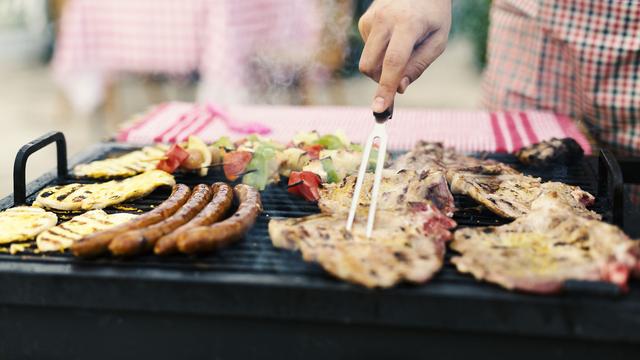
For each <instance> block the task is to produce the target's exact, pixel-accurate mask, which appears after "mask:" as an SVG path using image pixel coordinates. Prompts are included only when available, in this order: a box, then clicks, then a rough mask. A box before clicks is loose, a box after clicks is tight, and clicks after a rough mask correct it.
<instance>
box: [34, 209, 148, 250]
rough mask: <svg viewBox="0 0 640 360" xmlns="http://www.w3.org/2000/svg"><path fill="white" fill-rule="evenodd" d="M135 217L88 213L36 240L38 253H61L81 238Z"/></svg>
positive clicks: (98, 211)
mask: <svg viewBox="0 0 640 360" xmlns="http://www.w3.org/2000/svg"><path fill="white" fill-rule="evenodd" d="M136 216H137V215H134V214H127V213H120V214H111V215H109V214H107V213H106V212H104V211H102V210H92V211H88V212H86V213H84V214H82V215H78V216H76V217H74V218H73V219H71V220H69V221H67V222H64V223H62V224H60V225H58V226H55V227H52V228H50V229H48V230H46V231H44V232H43V233H41V234H40V235H38V237H37V239H36V244H37V245H38V250H40V251H63V250H65V249H67V248H69V247H70V246H71V245H72V244H73V243H74V242H76V241H78V240H80V239H81V238H82V237H83V236H85V235H89V234H93V233H95V232H98V231H101V230H105V229H108V228H111V227H113V226H116V225H119V224H122V223H125V222H127V221H129V220H131V219H133V218H135V217H136Z"/></svg>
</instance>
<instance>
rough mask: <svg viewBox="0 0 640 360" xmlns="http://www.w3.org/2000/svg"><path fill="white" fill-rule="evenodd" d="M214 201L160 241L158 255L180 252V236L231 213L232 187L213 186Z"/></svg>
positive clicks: (158, 242) (157, 249)
mask: <svg viewBox="0 0 640 360" xmlns="http://www.w3.org/2000/svg"><path fill="white" fill-rule="evenodd" d="M211 190H212V191H213V199H211V202H209V203H208V204H207V206H206V207H205V208H204V209H202V211H201V212H200V213H199V214H198V215H197V216H196V217H194V218H193V219H191V221H189V222H188V223H186V224H184V225H182V226H181V227H179V228H178V229H177V230H176V231H174V232H172V233H170V234H168V235H165V236H163V237H161V238H160V239H158V241H157V242H156V246H155V248H154V252H155V253H156V254H157V255H169V254H173V253H176V252H178V246H177V240H178V237H179V236H180V234H182V233H184V232H185V231H187V230H189V229H193V228H196V227H198V226H203V225H211V224H213V223H215V222H218V221H220V220H221V219H222V218H223V217H224V216H225V215H226V214H227V212H228V211H229V208H230V207H231V204H232V203H233V189H232V188H231V186H229V185H227V184H225V183H222V182H218V183H215V184H213V185H211Z"/></svg>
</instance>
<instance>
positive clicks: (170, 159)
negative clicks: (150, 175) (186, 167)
mask: <svg viewBox="0 0 640 360" xmlns="http://www.w3.org/2000/svg"><path fill="white" fill-rule="evenodd" d="M187 158H189V152H187V151H186V150H185V149H183V148H182V147H181V146H180V145H178V144H173V145H171V147H170V148H169V150H168V151H167V153H166V154H165V159H163V160H162V161H160V162H159V163H158V166H157V167H156V168H157V169H158V170H162V171H166V172H168V173H170V174H171V173H173V172H174V171H176V170H177V169H178V168H179V167H180V165H181V164H182V163H183V162H184V161H185V160H187Z"/></svg>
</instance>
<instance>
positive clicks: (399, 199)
mask: <svg viewBox="0 0 640 360" xmlns="http://www.w3.org/2000/svg"><path fill="white" fill-rule="evenodd" d="M383 174H384V175H383V178H382V181H381V183H380V195H379V198H378V209H380V210H393V209H404V208H406V207H407V204H408V203H409V202H423V201H429V202H431V203H432V204H434V205H435V206H436V207H438V208H439V209H440V210H441V211H442V212H444V213H445V214H446V215H448V216H452V215H453V211H454V208H455V206H454V203H453V195H451V192H450V191H449V187H448V186H447V181H446V179H445V176H444V174H443V173H442V172H439V171H425V172H422V173H417V172H416V171H413V170H400V171H397V172H396V171H385V172H384V173H383ZM373 179H374V176H373V174H370V173H367V174H366V175H365V178H364V182H363V184H362V192H360V204H359V206H360V210H359V211H360V212H365V213H366V212H367V210H368V208H369V205H370V203H371V188H372V187H373ZM356 180H357V177H356V176H348V177H346V178H344V179H343V181H342V182H341V183H337V184H324V185H323V188H322V189H321V190H320V200H319V201H318V206H319V207H320V210H321V211H322V212H324V213H348V212H349V207H350V206H351V199H352V198H353V192H354V189H355V184H356Z"/></svg>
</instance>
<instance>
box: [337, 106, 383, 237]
mask: <svg viewBox="0 0 640 360" xmlns="http://www.w3.org/2000/svg"><path fill="white" fill-rule="evenodd" d="M392 116H393V104H392V105H391V106H389V108H388V109H387V110H385V111H383V112H381V113H376V112H374V113H373V117H374V118H375V120H376V123H375V125H374V126H373V131H371V134H369V138H368V139H367V145H366V146H365V148H364V151H363V152H362V161H361V162H360V169H359V170H358V179H357V180H356V188H355V190H354V192H353V199H352V200H351V209H350V210H349V217H348V218H347V230H349V231H351V228H352V227H353V221H354V220H355V217H356V210H357V209H358V203H359V202H360V192H361V191H362V183H363V181H364V174H365V173H366V172H367V167H368V165H369V155H370V154H371V148H372V147H373V142H374V140H375V139H378V158H377V160H376V170H375V173H374V174H375V175H374V180H373V188H372V190H371V205H370V206H369V214H368V218H367V238H369V237H371V233H372V232H373V223H374V222H375V219H376V206H377V205H378V191H379V190H380V181H381V180H382V169H383V168H384V157H385V154H386V153H387V129H386V126H385V123H386V122H387V120H389V119H391V117H392Z"/></svg>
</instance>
